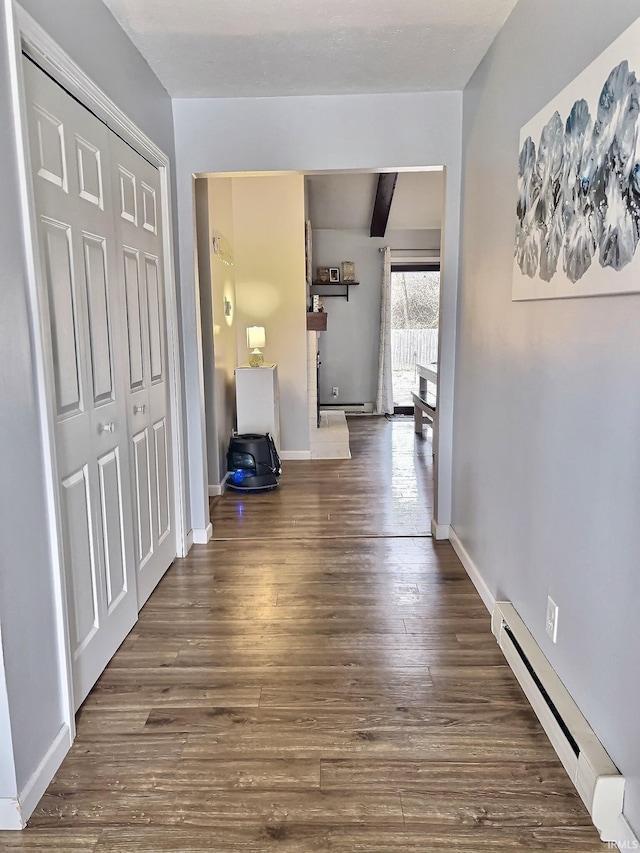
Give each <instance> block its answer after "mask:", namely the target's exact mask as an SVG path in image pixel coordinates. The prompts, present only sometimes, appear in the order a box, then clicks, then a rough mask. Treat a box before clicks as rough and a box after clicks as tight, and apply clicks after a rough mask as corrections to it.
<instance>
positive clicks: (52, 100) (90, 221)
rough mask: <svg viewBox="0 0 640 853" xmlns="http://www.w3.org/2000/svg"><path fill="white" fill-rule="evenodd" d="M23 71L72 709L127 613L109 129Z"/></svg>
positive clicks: (115, 642) (128, 622)
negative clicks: (43, 305) (45, 335)
mask: <svg viewBox="0 0 640 853" xmlns="http://www.w3.org/2000/svg"><path fill="white" fill-rule="evenodd" d="M24 70H25V83H26V90H27V110H28V120H29V135H30V146H31V166H32V173H33V186H34V194H35V202H36V215H37V223H38V236H39V246H40V253H41V258H40V260H41V268H42V271H43V275H44V284H45V289H46V314H47V317H46V322H45V324H44V325H45V326H46V327H47V328H48V333H49V340H48V349H49V353H50V357H51V368H52V370H51V372H52V379H53V388H52V397H53V403H54V415H55V439H56V467H57V472H58V478H59V479H58V488H59V495H60V509H61V526H62V530H61V533H62V539H63V547H64V563H65V586H66V590H67V600H68V612H69V636H70V643H71V653H72V662H73V688H74V699H75V704H76V707H78V706H79V705H80V703H81V702H82V701H83V699H84V698H85V696H86V695H87V693H88V692H89V690H90V689H91V687H92V686H93V684H94V683H95V681H96V679H97V678H98V677H99V675H100V673H101V672H102V670H103V669H104V667H105V666H106V664H107V662H108V661H109V659H110V658H111V657H112V655H113V654H114V652H115V651H116V649H117V648H118V646H119V645H120V643H121V642H122V640H123V639H124V638H125V636H126V635H127V633H128V632H129V631H130V629H131V627H132V626H133V624H134V623H135V621H136V618H137V611H138V607H137V595H136V586H135V561H134V537H133V525H132V523H131V517H132V506H131V492H130V487H129V482H130V470H129V462H128V430H127V412H126V404H127V398H126V394H125V393H124V390H125V388H126V385H125V370H126V348H125V345H124V344H125V327H124V322H123V318H124V316H125V313H124V310H123V307H124V306H123V305H122V302H121V298H120V296H121V295H120V286H119V281H118V275H117V272H118V270H117V261H118V258H117V250H116V243H115V239H114V216H113V203H112V197H111V183H110V180H109V175H108V166H109V136H110V132H109V131H108V129H107V128H106V127H105V126H104V125H103V124H102V123H101V122H100V121H98V119H96V118H95V117H94V116H93V115H92V114H91V113H89V112H88V111H87V110H86V109H84V108H83V107H82V106H80V105H79V104H78V103H77V102H75V101H74V100H73V99H72V98H71V97H70V96H69V95H68V94H67V93H66V92H64V90H63V89H61V88H60V87H59V86H58V85H57V84H56V83H54V82H53V81H52V80H51V79H50V78H48V77H47V76H46V75H45V74H44V73H43V72H42V71H41V70H40V69H38V68H37V67H36V66H35V65H33V63H31V62H30V61H28V60H25V62H24ZM34 452H36V451H34Z"/></svg>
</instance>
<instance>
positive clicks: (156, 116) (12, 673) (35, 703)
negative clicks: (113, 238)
mask: <svg viewBox="0 0 640 853" xmlns="http://www.w3.org/2000/svg"><path fill="white" fill-rule="evenodd" d="M22 5H23V7H24V8H25V9H26V10H27V12H29V13H30V14H31V15H32V16H33V17H34V18H35V19H36V20H37V21H38V22H39V23H40V24H42V26H43V27H44V28H45V29H46V30H48V32H49V33H50V35H52V36H53V38H55V39H56V40H57V41H58V43H59V44H60V45H61V46H62V47H63V48H65V49H66V50H67V52H68V53H69V54H70V55H71V56H72V57H73V58H74V59H75V60H76V61H77V62H78V63H79V64H80V65H81V67H82V68H83V69H84V70H85V71H86V72H87V73H88V74H89V76H90V77H92V78H93V79H94V80H95V82H96V83H98V85H100V86H102V87H103V88H104V90H105V91H106V93H107V94H108V95H110V96H111V98H113V100H114V101H116V103H118V105H119V106H121V107H122V108H123V109H124V110H125V111H126V112H127V113H128V114H129V115H130V117H131V118H132V119H133V120H134V121H136V122H137V123H138V124H139V125H140V127H141V128H142V129H143V130H145V131H146V132H147V133H148V134H149V135H150V136H151V137H152V138H153V139H154V141H155V142H156V143H157V144H158V145H159V146H160V147H161V148H163V149H164V150H165V151H166V152H167V153H168V154H170V155H172V153H173V126H172V115H171V105H170V101H169V98H168V96H167V95H166V93H165V91H164V89H163V88H162V87H161V86H160V84H159V83H158V81H157V80H156V78H155V77H154V75H153V74H152V73H151V71H150V69H149V68H148V66H147V65H146V63H145V62H144V61H143V60H142V58H141V57H140V55H139V54H138V52H137V51H136V50H135V48H134V47H133V45H132V44H131V42H130V41H129V40H128V39H127V37H126V36H125V34H124V33H123V31H122V30H121V29H120V28H119V27H118V25H117V24H116V23H115V21H114V19H113V18H112V16H111V14H110V13H109V12H108V10H107V9H106V7H105V6H104V5H103V3H101V2H100V0H65V2H64V3H51V2H50V0H22ZM5 9H6V6H5V5H4V4H3V6H2V11H0V38H1V39H2V43H3V44H6V39H7V36H6V25H7V22H6V19H5ZM6 63H7V56H6V51H4V50H3V51H0V127H2V129H3V133H2V134H0V185H1V186H2V195H1V197H0V269H1V270H2V287H0V407H1V408H0V434H1V436H2V441H0V482H1V483H2V506H1V510H0V541H1V542H2V549H1V552H0V561H1V562H0V624H1V625H2V644H3V649H2V651H3V654H4V661H5V668H6V682H7V693H8V701H9V711H10V716H11V734H12V739H13V750H14V754H15V763H16V775H17V780H16V781H17V789H18V790H20V789H21V788H22V787H23V786H24V784H25V782H26V781H27V779H28V778H29V776H30V775H31V773H32V772H33V771H34V769H35V768H36V766H37V765H38V763H39V762H40V760H41V759H42V757H43V755H44V753H45V751H46V750H47V749H48V747H49V746H50V744H51V742H52V740H53V738H54V737H55V736H56V735H57V733H58V731H59V729H60V726H61V725H62V710H61V700H60V696H61V686H60V683H59V678H58V662H57V653H56V630H55V616H54V604H53V586H52V573H51V566H50V560H49V544H48V542H47V536H46V518H45V504H44V473H43V460H42V453H41V449H40V434H39V417H38V408H37V402H36V399H35V378H34V364H33V357H32V347H31V329H30V327H29V316H28V306H27V280H26V271H25V259H24V257H23V250H22V234H21V229H20V220H19V216H18V212H19V210H20V194H19V186H18V179H17V161H16V152H15V146H14V139H13V126H14V125H13V114H12V109H11V103H10V94H9V82H8V81H9V75H8V70H7V64H6ZM1 722H2V718H1V716H0V724H1ZM8 736H9V733H8V732H7V731H6V729H3V730H2V731H0V738H1V739H2V743H3V746H2V747H1V748H0V756H1V755H3V754H4V752H3V751H4V750H5V748H6V742H7V738H8ZM15 787H16V786H14V785H13V784H12V780H11V779H10V778H9V779H8V778H5V775H4V774H3V773H2V772H0V797H11V796H15V794H16V790H15Z"/></svg>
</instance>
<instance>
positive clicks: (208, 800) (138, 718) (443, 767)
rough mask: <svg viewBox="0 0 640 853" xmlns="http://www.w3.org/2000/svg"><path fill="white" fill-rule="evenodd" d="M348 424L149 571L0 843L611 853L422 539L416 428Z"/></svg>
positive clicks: (380, 852) (423, 486)
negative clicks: (121, 630)
mask: <svg viewBox="0 0 640 853" xmlns="http://www.w3.org/2000/svg"><path fill="white" fill-rule="evenodd" d="M350 429H351V433H352V439H353V440H352V452H353V459H351V460H348V461H336V462H309V463H307V462H288V463H285V467H284V475H283V478H282V484H281V486H280V488H278V489H277V490H276V491H274V492H271V493H266V494H262V495H252V496H247V495H238V494H234V493H227V494H225V495H224V496H223V497H222V498H220V499H219V500H216V501H215V502H214V503H213V506H212V519H213V525H214V536H215V539H214V540H213V541H212V542H211V543H210V544H209V545H207V546H195V547H194V548H193V549H192V551H191V553H190V554H189V556H188V557H187V558H186V559H184V560H177V561H176V562H175V564H174V565H173V566H172V568H171V569H170V570H169V572H168V573H167V575H166V576H165V578H164V579H163V580H162V581H161V583H160V585H159V586H158V588H157V590H156V591H155V592H154V593H153V595H152V596H151V598H150V599H149V601H148V603H147V604H146V605H145V607H144V609H143V610H142V612H141V614H140V619H139V621H138V623H137V624H136V626H135V628H134V630H133V632H132V633H131V634H130V635H129V637H128V638H127V639H126V641H125V642H124V644H123V645H122V647H121V648H120V650H119V651H118V653H117V654H116V656H115V657H114V658H113V660H112V662H111V663H110V665H109V666H108V668H107V669H106V671H105V672H104V674H103V675H102V677H101V678H100V680H99V681H98V683H97V685H96V687H95V689H94V690H93V691H92V693H91V694H90V695H89V697H88V698H87V700H86V702H85V703H84V705H83V707H82V708H81V710H80V712H79V714H78V734H77V739H76V741H75V744H74V746H73V748H72V750H71V752H70V754H69V755H68V757H67V758H66V760H65V761H64V763H63V765H62V767H61V768H60V771H59V772H58V774H57V775H56V778H55V779H54V780H53V782H52V784H51V786H50V787H49V789H48V791H47V793H46V794H45V796H44V797H43V799H42V801H41V802H40V804H39V806H38V808H37V810H36V812H35V813H34V815H33V817H32V818H31V820H30V822H29V827H28V828H27V829H26V830H25V831H24V832H22V833H11V834H9V833H0V850H3V851H5V850H6V851H40V853H43V851H54V850H55V851H60V850H61V851H70V853H125V851H126V853H140V852H141V851H145V853H204V851H216V853H218V851H220V853H226V851H229V853H235V851H237V853H240V851H242V853H259V851H260V853H262V851H283V853H392V851H393V853H397V851H404V852H405V853H445V851H447V853H452V851H457V852H458V853H460V851H463V853H483V851H492V853H498V851H511V850H527V851H542V850H546V851H553V853H564V851H571V853H577V851H580V853H590V851H601V850H603V849H606V848H605V846H604V845H602V844H600V843H599V841H598V838H597V834H596V832H595V830H594V829H593V827H592V826H591V825H590V821H589V817H588V815H587V812H586V810H585V809H584V807H583V805H582V803H581V802H580V799H579V798H578V796H577V794H576V793H575V791H574V789H573V787H572V785H571V784H570V782H569V780H568V778H567V776H566V774H565V772H564V770H563V769H562V767H561V765H560V762H559V761H558V759H557V758H556V756H555V754H554V752H553V750H552V748H551V746H550V745H549V743H548V741H547V738H546V736H545V735H544V733H543V731H542V729H541V728H540V726H539V724H538V722H537V720H536V718H535V716H534V715H533V713H532V711H531V710H530V708H529V707H528V705H527V702H526V700H525V699H524V696H523V694H522V693H521V691H520V689H519V687H518V685H517V683H516V681H515V679H514V677H513V676H512V674H511V672H510V670H509V669H508V667H507V666H506V664H505V661H504V658H503V657H502V655H501V653H500V652H499V650H498V648H497V646H496V643H495V641H494V639H493V637H492V635H491V633H490V630H489V616H488V614H487V611H486V609H485V608H484V606H483V604H482V603H481V601H480V599H479V598H478V596H477V594H476V592H475V590H474V588H473V586H472V585H471V582H470V581H469V579H468V578H467V576H466V574H465V572H464V570H463V568H462V567H461V565H460V563H459V561H458V559H457V557H456V555H455V554H454V552H453V550H452V548H451V547H450V545H449V544H448V543H436V542H434V541H433V540H432V539H431V538H429V537H428V536H426V535H425V534H427V533H428V530H429V520H430V509H429V508H430V506H431V503H430V502H431V500H432V493H431V483H430V462H431V447H430V444H429V442H428V441H425V440H423V439H417V438H415V436H414V433H413V425H412V422H411V421H396V422H393V423H389V422H388V421H385V420H379V419H374V418H359V419H352V420H351V421H350ZM392 450H393V453H392V452H391V451H392Z"/></svg>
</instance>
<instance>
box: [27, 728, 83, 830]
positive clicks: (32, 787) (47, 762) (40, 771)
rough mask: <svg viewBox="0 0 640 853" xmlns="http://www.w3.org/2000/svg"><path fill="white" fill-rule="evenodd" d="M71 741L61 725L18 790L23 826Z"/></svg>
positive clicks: (69, 735)
mask: <svg viewBox="0 0 640 853" xmlns="http://www.w3.org/2000/svg"><path fill="white" fill-rule="evenodd" d="M72 743H73V738H72V736H71V732H70V731H69V726H67V725H64V726H62V728H61V729H60V731H59V732H58V734H57V735H56V737H55V738H54V740H53V743H52V744H51V746H50V747H49V749H48V750H47V752H46V753H45V755H44V757H43V759H42V761H41V762H40V764H38V766H37V767H36V769H35V770H34V772H33V773H32V774H31V776H30V777H29V779H28V780H27V784H26V785H25V786H24V788H23V789H22V791H21V792H20V797H19V800H20V806H21V811H22V819H23V821H24V825H25V826H26V823H27V821H28V820H29V818H30V817H31V814H32V813H33V811H34V809H35V807H36V806H37V805H38V803H39V802H40V799H41V797H42V795H43V794H44V792H45V791H46V790H47V786H48V785H49V782H51V780H52V779H53V777H54V776H55V775H56V773H57V771H58V768H59V767H60V765H61V764H62V761H63V759H64V757H65V755H66V754H67V752H69V750H70V749H71V744H72Z"/></svg>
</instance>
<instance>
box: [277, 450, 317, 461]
mask: <svg viewBox="0 0 640 853" xmlns="http://www.w3.org/2000/svg"><path fill="white" fill-rule="evenodd" d="M280 459H282V460H283V461H289V462H291V461H295V460H303V459H311V451H310V450H281V451H280Z"/></svg>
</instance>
